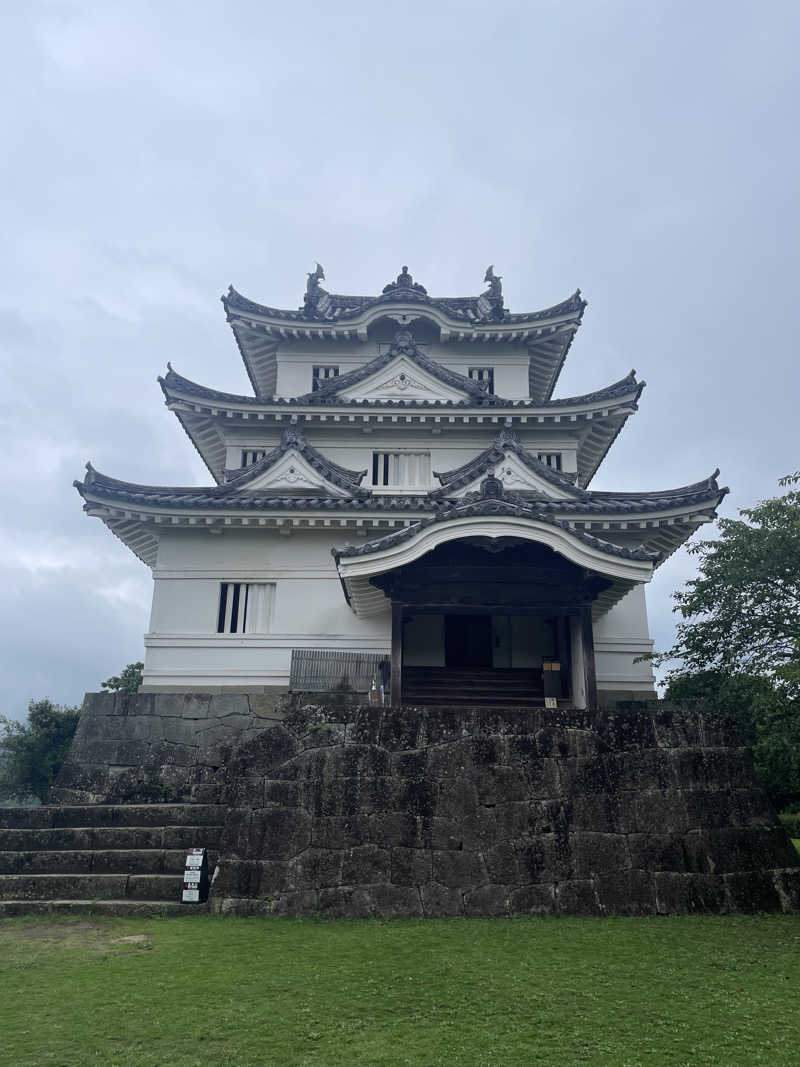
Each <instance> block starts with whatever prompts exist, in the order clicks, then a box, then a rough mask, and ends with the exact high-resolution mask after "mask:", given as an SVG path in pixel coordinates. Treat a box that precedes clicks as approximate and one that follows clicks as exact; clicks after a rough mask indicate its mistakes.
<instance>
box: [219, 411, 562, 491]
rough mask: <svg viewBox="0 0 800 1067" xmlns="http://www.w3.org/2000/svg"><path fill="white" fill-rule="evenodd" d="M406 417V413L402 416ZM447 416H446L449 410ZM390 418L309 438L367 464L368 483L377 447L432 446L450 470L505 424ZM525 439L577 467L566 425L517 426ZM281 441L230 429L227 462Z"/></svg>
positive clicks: (344, 460) (310, 433)
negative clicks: (413, 422) (414, 422)
mask: <svg viewBox="0 0 800 1067" xmlns="http://www.w3.org/2000/svg"><path fill="white" fill-rule="evenodd" d="M399 417H400V418H402V415H400V416H399ZM444 418H446V416H444ZM390 419H391V413H389V414H387V421H386V423H384V424H383V425H381V427H380V428H379V429H376V430H375V431H374V432H370V433H364V431H363V430H361V429H357V428H350V427H344V426H341V425H340V426H338V428H335V429H334V428H331V429H327V428H322V427H316V426H315V427H310V428H309V427H304V433H305V437H306V440H307V441H308V443H309V444H311V445H313V446H314V448H316V449H318V450H319V451H320V452H321V453H322V454H323V456H325V458H326V459H329V460H330V461H331V462H332V463H338V464H339V466H342V467H346V468H347V469H348V470H366V471H367V472H368V474H367V477H365V479H364V481H363V482H362V484H363V485H364V486H368V485H369V481H370V476H369V471H370V470H371V469H372V453H373V451H374V450H383V451H392V450H400V451H402V450H412V451H413V450H417V451H425V452H430V454H431V470H432V471H434V470H438V471H449V470H454V469H455V468H457V467H461V466H463V464H465V463H468V462H469V461H470V460H472V459H474V458H475V456H476V455H477V454H478V453H479V452H482V451H483V450H484V449H485V448H489V447H490V446H491V444H492V442H493V441H494V439H495V437H496V436H497V432H498V430H500V429H502V426H499V425H497V424H496V423H494V424H492V423H490V424H488V425H487V426H485V427H469V428H464V427H459V426H453V427H449V426H448V425H447V424H446V423H445V424H444V425H438V426H433V427H432V428H431V429H425V428H422V427H418V426H414V427H411V426H408V427H406V426H404V425H402V424H397V425H392V423H391V422H390V421H389V420H390ZM517 434H518V437H519V439H520V441H521V443H522V444H523V445H524V447H525V448H527V449H528V450H529V451H530V452H532V453H533V454H534V455H535V454H536V453H537V452H560V453H561V456H562V469H563V470H564V471H565V472H575V471H576V470H577V445H578V441H577V438H576V436H575V435H574V433H573V434H570V433H568V432H566V431H558V430H555V429H552V428H551V427H547V428H546V429H544V428H543V429H542V430H536V429H527V428H524V427H523V428H520V429H519V430H518V431H517ZM279 441H280V431H275V430H272V431H264V430H261V431H259V430H258V429H257V428H255V429H249V428H244V427H242V428H239V427H237V428H236V429H231V430H229V431H228V432H227V433H226V444H227V465H228V467H229V468H238V467H239V465H240V463H241V454H242V449H245V448H246V449H255V448H263V449H265V450H267V451H268V450H269V449H271V448H274V447H275V446H276V445H277V444H278V443H279ZM438 485H439V480H438V478H434V477H433V476H432V475H431V487H432V488H436V487H438Z"/></svg>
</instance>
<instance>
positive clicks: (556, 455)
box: [538, 452, 561, 471]
mask: <svg viewBox="0 0 800 1067" xmlns="http://www.w3.org/2000/svg"><path fill="white" fill-rule="evenodd" d="M538 459H539V461H540V463H545V464H546V465H547V466H548V467H552V468H553V470H554V471H560V470H561V453H560V452H539V454H538Z"/></svg>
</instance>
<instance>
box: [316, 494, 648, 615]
mask: <svg viewBox="0 0 800 1067" xmlns="http://www.w3.org/2000/svg"><path fill="white" fill-rule="evenodd" d="M467 537H480V538H488V539H489V540H498V539H500V538H506V537H513V538H516V539H520V540H526V541H533V542H536V543H538V544H542V545H545V546H546V547H547V548H550V549H552V550H553V551H554V552H557V553H558V554H559V555H561V556H563V557H564V558H565V559H568V560H570V562H572V563H575V564H576V565H578V566H580V567H585V568H587V569H588V570H591V571H593V572H595V573H598V574H602V575H604V576H605V577H608V578H611V579H612V580H613V581H614V582H616V583H622V588H621V590H620V592H619V595H622V594H623V592H625V591H627V589H628V588H630V587H632V586H633V585H634V584H639V583H644V582H649V581H650V579H651V578H652V574H653V569H654V558H653V554H651V553H646V552H642V551H635V550H629V551H627V552H623V553H622V554H620V551H619V549H617V548H616V546H612V545H610V544H607V543H605V542H602V541H600V540H598V539H597V538H594V537H591V536H590V535H586V534H579V533H578V532H577V531H574V530H570V529H569V528H567V527H565V526H564V525H562V524H561V523H558V522H547V521H544V520H542V519H537V518H530V517H525V516H514V515H509V514H503V515H499V514H496V515H485V514H480V515H459V516H455V517H451V518H448V519H434V520H432V521H427V522H420V523H418V524H415V525H413V526H410V527H407V528H406V529H405V530H402V531H399V532H398V533H396V534H389V535H387V536H385V537H382V538H379V539H378V540H376V541H373V542H372V543H367V544H365V545H361V546H359V547H358V548H357V549H355V550H353V549H352V548H351V549H341V550H337V549H334V550H333V556H334V559H335V561H336V567H337V570H338V572H339V577H340V579H341V581H342V584H343V586H344V587H345V589H346V590H347V591H348V597H349V599H350V602H351V606H352V607H353V609H354V611H356V614H370V613H372V612H373V611H375V610H381V607H382V603H381V601H382V597H381V598H379V597H376V596H375V595H374V593H375V591H374V590H371V589H370V588H369V584H368V583H369V579H370V578H371V577H374V576H375V575H378V574H383V573H385V572H386V571H390V570H394V569H395V568H397V567H402V566H405V565H406V564H409V563H412V562H414V560H416V559H419V558H420V557H421V556H423V555H425V554H426V553H427V552H430V551H431V550H432V549H434V548H436V547H437V546H438V545H440V544H444V543H445V542H447V541H452V540H462V539H464V538H467ZM362 593H363V595H364V597H365V598H366V602H365V605H364V610H363V611H362V610H359V605H358V603H357V601H358V599H359V598H360V596H361V594H362Z"/></svg>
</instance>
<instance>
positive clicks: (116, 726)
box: [48, 692, 283, 804]
mask: <svg viewBox="0 0 800 1067" xmlns="http://www.w3.org/2000/svg"><path fill="white" fill-rule="evenodd" d="M281 699H282V694H281V693H279V692H278V693H260V694H256V693H250V694H239V693H235V694H224V695H200V694H192V693H162V694H158V693H137V694H135V695H128V694H123V693H87V694H86V697H85V698H84V702H83V707H82V708H81V717H80V720H79V723H78V729H77V731H76V734H75V738H74V740H73V742H72V746H71V748H70V751H69V755H68V757H67V760H66V762H65V763H64V766H63V767H62V768H61V772H60V774H59V776H58V778H57V780H56V783H55V785H54V787H53V789H52V790H51V791H50V796H49V798H48V799H49V801H50V803H51V804H99V803H129V804H135V803H140V804H141V803H160V802H163V801H172V802H177V801H198V802H208V803H214V802H215V799H216V796H217V794H218V792H219V789H218V784H217V780H216V775H217V772H218V771H219V769H220V767H223V766H224V765H225V764H226V762H227V761H228V760H229V759H230V757H231V752H232V750H233V749H234V748H235V747H236V746H238V745H239V744H241V743H242V742H243V741H246V740H248V739H249V738H251V737H254V736H256V735H257V734H259V733H261V732H262V731H263V730H264V729H265V727H268V726H270V725H272V724H274V723H275V722H278V721H280V719H281V718H282V717H283V712H282V711H281V710H280V702H281Z"/></svg>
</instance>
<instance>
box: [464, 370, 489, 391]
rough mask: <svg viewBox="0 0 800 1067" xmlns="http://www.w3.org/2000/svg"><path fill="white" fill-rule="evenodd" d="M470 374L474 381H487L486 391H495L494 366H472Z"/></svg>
mask: <svg viewBox="0 0 800 1067" xmlns="http://www.w3.org/2000/svg"><path fill="white" fill-rule="evenodd" d="M469 376H470V378H472V380H473V381H474V382H486V392H487V393H494V367H470V368H469Z"/></svg>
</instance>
